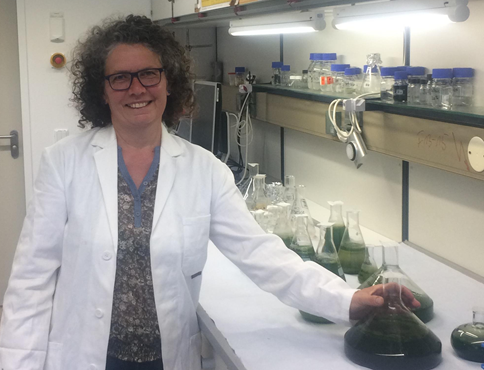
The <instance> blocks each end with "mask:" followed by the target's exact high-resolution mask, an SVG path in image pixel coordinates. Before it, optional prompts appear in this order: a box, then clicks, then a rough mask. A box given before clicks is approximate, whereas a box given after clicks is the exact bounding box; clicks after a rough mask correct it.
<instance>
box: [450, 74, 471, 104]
mask: <svg viewBox="0 0 484 370" xmlns="http://www.w3.org/2000/svg"><path fill="white" fill-rule="evenodd" d="M452 87H453V92H452V106H453V107H454V106H455V107H459V106H463V107H470V106H472V105H473V100H474V69H472V68H454V79H453V80H452Z"/></svg>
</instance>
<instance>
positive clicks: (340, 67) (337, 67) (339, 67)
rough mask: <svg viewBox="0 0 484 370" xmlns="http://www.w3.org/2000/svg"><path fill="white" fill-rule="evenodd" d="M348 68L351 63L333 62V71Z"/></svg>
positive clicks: (342, 70) (341, 70)
mask: <svg viewBox="0 0 484 370" xmlns="http://www.w3.org/2000/svg"><path fill="white" fill-rule="evenodd" d="M346 68H350V65H349V64H331V71H333V72H344V71H345V70H346Z"/></svg>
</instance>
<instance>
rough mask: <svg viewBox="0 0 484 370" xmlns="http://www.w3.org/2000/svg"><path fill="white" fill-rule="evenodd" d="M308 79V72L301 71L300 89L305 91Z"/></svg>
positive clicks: (305, 70)
mask: <svg viewBox="0 0 484 370" xmlns="http://www.w3.org/2000/svg"><path fill="white" fill-rule="evenodd" d="M308 78H309V71H308V70H307V69H303V71H302V81H301V88H302V89H306V88H307V87H308Z"/></svg>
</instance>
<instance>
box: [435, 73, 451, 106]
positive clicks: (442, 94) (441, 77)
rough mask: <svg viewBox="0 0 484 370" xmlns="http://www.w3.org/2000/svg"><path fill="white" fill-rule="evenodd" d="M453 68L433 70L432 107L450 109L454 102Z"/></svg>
mask: <svg viewBox="0 0 484 370" xmlns="http://www.w3.org/2000/svg"><path fill="white" fill-rule="evenodd" d="M452 77H453V72H452V69H445V68H444V69H434V70H432V79H433V80H432V87H431V88H430V96H431V102H432V107H435V108H441V109H450V108H451V104H452Z"/></svg>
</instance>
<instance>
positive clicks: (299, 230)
mask: <svg viewBox="0 0 484 370" xmlns="http://www.w3.org/2000/svg"><path fill="white" fill-rule="evenodd" d="M289 249H291V250H293V251H294V252H296V253H297V254H298V255H299V256H300V257H301V258H302V259H303V260H304V261H309V260H310V259H311V258H312V257H313V256H314V247H313V243H312V241H311V237H310V236H309V231H308V215H306V214H302V215H296V231H295V232H294V238H293V239H292V243H291V245H290V247H289Z"/></svg>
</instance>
